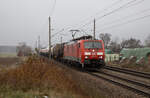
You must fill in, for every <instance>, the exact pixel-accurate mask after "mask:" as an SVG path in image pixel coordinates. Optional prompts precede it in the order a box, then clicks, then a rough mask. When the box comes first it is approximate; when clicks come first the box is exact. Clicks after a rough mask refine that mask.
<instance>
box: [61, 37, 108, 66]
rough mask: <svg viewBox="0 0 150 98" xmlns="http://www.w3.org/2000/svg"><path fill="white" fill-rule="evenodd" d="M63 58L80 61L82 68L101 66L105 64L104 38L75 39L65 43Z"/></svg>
mask: <svg viewBox="0 0 150 98" xmlns="http://www.w3.org/2000/svg"><path fill="white" fill-rule="evenodd" d="M63 59H64V60H68V61H71V62H78V63H80V64H81V66H82V68H84V67H88V68H91V67H92V68H101V67H103V66H104V65H105V50H104V44H103V41H102V40H91V39H86V40H83V39H82V40H75V41H72V42H69V43H67V44H64V45H63Z"/></svg>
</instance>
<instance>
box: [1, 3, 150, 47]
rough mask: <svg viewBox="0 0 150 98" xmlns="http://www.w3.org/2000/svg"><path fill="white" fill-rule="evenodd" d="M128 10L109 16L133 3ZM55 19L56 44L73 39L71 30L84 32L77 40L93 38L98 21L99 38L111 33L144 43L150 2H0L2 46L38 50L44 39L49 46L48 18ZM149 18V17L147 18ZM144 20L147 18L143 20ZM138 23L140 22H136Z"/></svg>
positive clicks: (147, 31)
mask: <svg viewBox="0 0 150 98" xmlns="http://www.w3.org/2000/svg"><path fill="white" fill-rule="evenodd" d="M132 1H135V2H133V3H131V4H130V5H128V6H125V7H124V8H122V9H120V10H117V11H116V12H113V13H112V14H110V15H108V16H105V17H103V18H101V16H103V15H107V14H108V13H109V12H111V11H113V10H115V9H118V8H119V7H121V6H123V5H125V4H127V3H128V2H132ZM49 15H51V16H52V28H53V31H52V35H53V34H55V33H57V32H59V31H61V30H62V29H64V31H63V35H64V34H65V36H63V35H61V34H58V35H56V36H54V37H53V38H52V42H53V44H54V43H57V42H60V37H61V36H62V37H63V41H68V40H70V39H71V33H69V32H68V31H69V30H70V29H79V28H80V29H81V30H83V31H84V32H82V33H77V35H76V37H78V36H81V35H83V34H86V33H87V34H92V30H93V23H91V24H89V25H86V26H84V27H82V26H83V25H84V24H86V23H89V21H91V20H93V19H94V18H96V35H97V38H98V35H99V34H100V33H110V34H111V35H112V37H113V39H115V38H116V37H118V40H121V39H127V38H130V37H135V38H138V39H141V40H142V41H143V40H144V39H145V38H146V37H147V36H148V35H149V34H150V32H149V31H150V16H149V17H147V15H150V0H120V1H119V0H56V3H55V0H0V45H16V44H18V43H19V42H26V43H27V44H29V45H32V46H35V42H36V40H37V38H38V36H41V44H42V46H46V45H47V44H48V16H49ZM145 16H146V17H145ZM141 17H144V19H143V18H141ZM134 20H137V21H134Z"/></svg>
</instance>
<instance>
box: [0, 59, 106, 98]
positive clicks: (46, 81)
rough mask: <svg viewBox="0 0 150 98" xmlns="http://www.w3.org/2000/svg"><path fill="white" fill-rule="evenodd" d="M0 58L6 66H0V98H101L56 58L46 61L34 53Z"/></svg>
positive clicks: (100, 95)
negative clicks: (22, 58) (23, 59)
mask: <svg viewBox="0 0 150 98" xmlns="http://www.w3.org/2000/svg"><path fill="white" fill-rule="evenodd" d="M2 59H3V60H2ZM12 59H13V60H14V62H18V61H19V62H21V63H19V64H20V65H14V62H12ZM0 60H1V61H0V63H1V64H4V63H6V65H7V66H2V67H1V68H0V70H1V71H0V98H35V97H36V98H43V96H49V97H50V98H103V97H104V96H103V95H102V94H100V93H98V92H97V91H96V90H94V89H91V88H90V87H88V86H86V85H85V84H83V83H82V81H81V80H80V78H77V77H78V76H77V75H76V74H75V73H74V72H72V71H71V72H70V70H68V69H67V68H62V67H59V66H62V65H60V64H59V63H56V62H55V61H48V60H47V59H43V58H38V57H37V56H33V57H29V58H28V59H26V60H25V61H22V60H20V59H18V58H11V59H10V58H5V60H4V58H0ZM8 65H9V66H8ZM56 65H57V66H56ZM12 66H13V67H12ZM14 66H15V67H14ZM91 86H92V85H91ZM102 96H103V97H102Z"/></svg>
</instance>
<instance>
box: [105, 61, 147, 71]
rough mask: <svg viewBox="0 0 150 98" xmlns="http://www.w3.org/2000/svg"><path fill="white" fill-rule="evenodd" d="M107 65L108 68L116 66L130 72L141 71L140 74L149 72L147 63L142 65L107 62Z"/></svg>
mask: <svg viewBox="0 0 150 98" xmlns="http://www.w3.org/2000/svg"><path fill="white" fill-rule="evenodd" d="M108 65H110V66H116V67H122V68H128V69H132V70H137V71H142V72H150V65H149V64H148V63H146V62H145V63H143V64H136V63H135V62H129V61H128V60H127V62H123V63H119V62H109V63H108Z"/></svg>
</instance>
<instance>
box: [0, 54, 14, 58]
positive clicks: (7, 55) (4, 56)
mask: <svg viewBox="0 0 150 98" xmlns="http://www.w3.org/2000/svg"><path fill="white" fill-rule="evenodd" d="M0 57H2V58H6V57H17V54H16V53H0Z"/></svg>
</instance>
